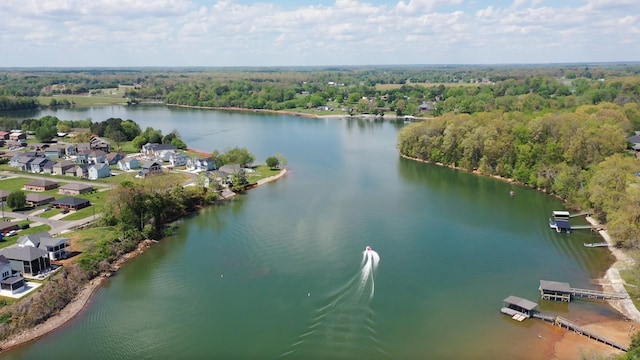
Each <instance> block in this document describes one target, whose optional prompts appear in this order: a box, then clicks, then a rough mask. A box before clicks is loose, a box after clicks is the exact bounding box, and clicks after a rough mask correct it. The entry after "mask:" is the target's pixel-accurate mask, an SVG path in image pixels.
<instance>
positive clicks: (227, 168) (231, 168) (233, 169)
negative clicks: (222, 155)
mask: <svg viewBox="0 0 640 360" xmlns="http://www.w3.org/2000/svg"><path fill="white" fill-rule="evenodd" d="M218 170H220V171H222V172H225V173H227V174H230V175H234V174H237V173H239V172H240V170H242V167H240V165H238V164H228V165H222V166H220V169H218Z"/></svg>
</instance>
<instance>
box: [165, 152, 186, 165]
mask: <svg viewBox="0 0 640 360" xmlns="http://www.w3.org/2000/svg"><path fill="white" fill-rule="evenodd" d="M187 160H189V157H188V156H187V155H186V154H183V153H178V152H174V153H171V154H169V163H171V166H184V165H186V164H187Z"/></svg>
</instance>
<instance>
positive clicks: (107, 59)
mask: <svg viewBox="0 0 640 360" xmlns="http://www.w3.org/2000/svg"><path fill="white" fill-rule="evenodd" d="M638 14H640V2H638V1H637V0H571V1H561V2H557V1H551V0H474V1H464V0H364V1H362V0H333V1H332V0H297V1H293V0H278V1H275V0H94V1H84V0H3V1H2V2H0V39H1V41H0V52H1V53H2V57H0V68H60V67H62V68H80V67H82V68H131V67H161V68H176V67H178V68H187V67H216V68H227V67H301V66H304V67H306V66H312V67H328V66H349V67H350V66H373V65H368V64H382V65H380V66H391V65H384V64H399V65H402V64H434V65H433V66H435V65H436V64H440V65H443V66H444V65H446V64H459V65H471V64H478V65H487V66H498V65H501V64H507V65H512V64H582V63H594V64H598V63H617V62H620V61H619V60H616V59H628V60H625V61H623V62H625V63H627V62H636V61H640V52H639V51H638V49H640V16H638ZM585 59H587V60H585ZM403 66H406V65H403Z"/></svg>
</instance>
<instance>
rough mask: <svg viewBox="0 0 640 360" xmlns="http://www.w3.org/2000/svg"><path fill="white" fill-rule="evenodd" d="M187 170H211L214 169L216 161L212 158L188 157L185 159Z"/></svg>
mask: <svg viewBox="0 0 640 360" xmlns="http://www.w3.org/2000/svg"><path fill="white" fill-rule="evenodd" d="M186 165H187V170H199V171H211V170H215V168H216V163H215V161H214V160H213V158H210V157H208V158H190V159H189V160H188V161H187V164H186Z"/></svg>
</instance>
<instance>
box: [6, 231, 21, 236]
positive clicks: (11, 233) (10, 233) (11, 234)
mask: <svg viewBox="0 0 640 360" xmlns="http://www.w3.org/2000/svg"><path fill="white" fill-rule="evenodd" d="M17 233H18V232H17V231H15V230H11V231H9V232H8V233H7V236H13V235H15V234H17Z"/></svg>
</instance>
